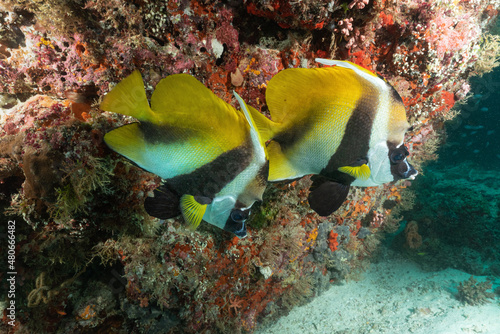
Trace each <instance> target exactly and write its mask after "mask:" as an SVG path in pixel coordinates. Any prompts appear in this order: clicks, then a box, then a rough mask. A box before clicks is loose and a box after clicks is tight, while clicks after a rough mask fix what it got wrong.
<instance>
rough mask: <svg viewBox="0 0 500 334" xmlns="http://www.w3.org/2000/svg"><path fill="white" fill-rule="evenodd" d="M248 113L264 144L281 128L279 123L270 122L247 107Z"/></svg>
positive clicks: (253, 109)
mask: <svg viewBox="0 0 500 334" xmlns="http://www.w3.org/2000/svg"><path fill="white" fill-rule="evenodd" d="M248 111H249V112H250V115H251V116H252V119H253V121H254V123H255V127H256V128H257V131H258V132H259V134H260V137H261V139H262V141H263V142H264V143H265V142H267V141H268V140H271V139H272V138H273V137H274V135H275V134H276V133H278V132H279V130H280V128H281V123H276V122H273V121H271V120H270V119H269V118H267V117H266V116H264V115H263V114H261V113H260V112H259V111H258V110H257V109H255V108H252V107H251V106H249V108H248Z"/></svg>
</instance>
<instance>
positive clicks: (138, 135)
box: [100, 71, 269, 238]
mask: <svg viewBox="0 0 500 334" xmlns="http://www.w3.org/2000/svg"><path fill="white" fill-rule="evenodd" d="M235 96H236V99H237V100H238V102H239V104H240V107H241V111H238V110H236V109H234V108H233V107H232V106H230V105H229V104H227V103H226V102H224V101H223V100H221V99H219V98H218V97H217V96H215V95H214V94H213V93H212V92H211V91H210V90H209V89H208V88H206V87H205V86H204V85H203V84H202V83H201V82H199V81H198V80H196V79H195V78H194V77H192V76H190V75H187V74H175V75H170V76H168V77H167V78H165V79H163V80H161V81H160V82H159V83H158V85H157V86H156V89H155V91H154V92H153V95H152V97H151V107H150V106H149V103H148V99H147V97H146V92H145V90H144V83H143V81H142V77H141V74H140V73H139V71H135V72H133V73H132V74H131V75H130V76H128V77H127V78H125V79H124V80H122V81H121V82H120V83H119V84H118V85H117V86H116V87H114V88H113V89H112V90H111V92H109V93H108V94H107V95H106V96H105V97H104V99H103V101H102V103H101V106H100V107H101V109H102V110H105V111H111V112H116V113H120V114H123V115H129V116H133V117H135V118H136V119H137V120H139V122H136V123H132V124H127V125H124V126H122V127H119V128H117V129H114V130H112V131H110V132H108V133H107V134H106V135H105V136H104V141H105V142H106V144H107V145H108V146H109V147H110V148H111V149H113V150H114V151H116V152H118V153H119V154H121V155H123V156H125V157H126V158H128V159H130V160H131V161H132V162H134V163H135V164H137V165H138V166H139V167H141V168H143V169H145V170H147V171H149V172H151V173H154V174H156V175H158V176H160V177H161V178H163V179H164V183H163V184H162V185H161V186H160V187H159V188H158V189H156V190H155V191H154V197H148V198H147V199H146V201H145V203H144V207H145V209H146V211H147V212H148V213H149V214H150V215H152V216H154V217H157V218H160V219H168V218H173V217H176V216H178V215H180V214H182V216H183V217H184V220H185V221H186V222H187V223H188V225H189V226H191V227H192V228H196V227H198V225H199V224H200V222H201V220H202V219H203V220H205V221H206V222H208V223H210V224H212V225H215V226H217V227H219V228H222V229H224V230H226V231H229V232H232V233H234V234H235V235H237V236H238V237H240V238H243V237H245V236H246V235H247V231H246V225H245V221H246V220H247V218H248V216H249V214H250V207H251V206H252V205H253V203H254V202H255V201H260V200H262V194H263V192H264V189H265V187H266V182H267V175H268V170H269V163H268V160H267V156H266V151H265V145H264V142H263V141H262V139H261V137H260V135H259V133H258V132H257V130H256V128H255V124H254V122H253V120H252V119H251V117H250V111H249V110H252V108H251V107H250V106H247V105H246V104H245V102H244V101H243V100H242V99H241V98H240V97H239V95H238V94H236V93H235ZM253 112H255V111H253Z"/></svg>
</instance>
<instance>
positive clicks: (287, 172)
mask: <svg viewBox="0 0 500 334" xmlns="http://www.w3.org/2000/svg"><path fill="white" fill-rule="evenodd" d="M267 155H268V156H269V177H268V180H269V181H282V180H292V179H296V178H298V177H301V176H304V174H303V173H301V172H300V171H298V170H297V169H295V167H294V166H293V165H292V164H291V163H290V160H288V159H287V157H286V156H285V155H284V154H283V151H282V150H281V147H280V144H279V143H277V142H275V141H271V142H270V143H269V145H268V146H267Z"/></svg>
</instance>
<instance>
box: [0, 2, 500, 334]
mask: <svg viewBox="0 0 500 334" xmlns="http://www.w3.org/2000/svg"><path fill="white" fill-rule="evenodd" d="M497 10H498V4H497V3H496V2H489V1H483V2H478V1H458V2H456V1H447V0H446V1H429V2H426V1H420V0H408V1H403V2H389V1H334V2H332V1H297V2H288V1H281V0H273V1H261V0H249V1H246V2H245V6H240V5H238V4H235V3H231V2H228V3H221V2H217V1H191V2H183V1H169V2H161V1H133V2H120V1H106V0H94V1H79V0H72V1H64V2H63V1H59V0H50V1H45V2H40V1H34V2H32V1H10V0H7V1H4V2H3V3H2V4H0V21H1V22H2V23H4V24H3V25H1V26H0V77H1V80H0V107H1V108H2V109H0V110H1V111H0V209H1V210H2V214H1V215H0V222H1V224H0V233H5V231H6V229H7V222H8V221H9V220H15V222H16V224H17V228H16V270H17V273H18V274H17V283H18V284H17V289H18V290H17V291H16V305H17V317H16V321H15V324H16V326H15V327H12V326H10V325H9V324H7V322H6V320H5V319H6V318H5V317H3V321H2V323H1V324H0V331H2V332H11V333H15V332H19V333H24V332H36V333H69V332H104V333H108V332H121V333H124V332H134V333H146V332H150V333H151V332H152V333H154V332H164V333H218V332H219V333H228V332H231V333H239V332H252V331H253V330H254V329H255V328H257V327H258V326H259V325H260V324H262V323H266V322H268V321H272V320H273V319H275V318H276V317H279V316H280V315H281V314H283V313H284V312H286V311H287V310H288V309H290V308H292V307H293V306H295V305H297V304H300V303H304V302H305V301H307V300H308V298H311V297H313V296H314V295H317V294H319V293H321V292H322V291H324V290H325V289H327V288H328V286H329V285H330V284H331V283H334V282H338V281H339V280H342V279H345V278H349V277H352V276H353V275H355V273H356V271H358V270H360V269H362V268H364V267H365V266H366V265H367V264H368V263H369V258H370V256H371V255H372V254H373V253H374V252H376V251H377V246H378V244H379V242H380V239H381V234H380V233H379V232H380V231H387V232H391V231H392V232H393V231H395V230H397V229H398V225H399V222H400V220H401V217H400V216H399V215H400V214H401V208H400V207H402V206H405V207H408V206H409V205H410V204H411V202H412V199H413V197H411V196H408V197H406V198H405V194H407V193H410V192H408V189H407V188H408V187H409V186H410V185H411V184H410V182H407V181H400V182H397V183H395V184H387V185H384V186H381V187H376V188H357V189H353V190H352V191H351V193H350V194H349V196H348V199H347V201H346V203H344V205H343V206H342V207H341V208H340V209H339V210H338V211H337V212H335V214H333V215H331V216H330V217H319V216H318V215H316V214H315V213H313V212H312V211H311V210H310V209H309V206H308V204H307V189H308V188H309V186H310V185H311V180H310V178H309V177H305V178H303V179H301V180H298V181H294V182H290V183H287V184H283V183H278V184H271V185H269V187H268V189H267V190H266V193H265V194H264V201H263V203H262V204H261V205H260V206H255V207H254V208H253V209H252V212H253V213H252V217H251V219H250V221H249V227H248V230H249V236H248V238H246V239H244V240H238V239H237V238H233V237H232V236H230V235H229V234H227V233H225V232H222V231H220V230H218V229H215V228H212V227H211V226H208V225H207V224H202V225H201V226H200V228H199V229H198V230H196V231H190V230H188V229H186V228H185V226H184V225H183V223H182V220H181V219H170V220H167V221H165V222H160V221H158V220H154V219H152V218H150V217H149V216H148V215H147V214H146V213H145V212H144V208H143V202H144V199H145V198H146V196H148V194H151V192H152V191H153V189H155V188H156V187H157V186H158V185H159V183H160V179H159V178H158V177H156V176H154V175H151V174H149V173H147V172H144V171H143V170H141V169H140V168H138V167H136V166H132V165H130V164H129V163H128V162H127V161H125V160H124V159H123V158H122V157H119V156H118V155H116V154H114V153H113V152H111V151H110V150H109V149H108V148H107V147H106V146H105V145H104V143H103V141H102V137H103V134H104V133H106V132H108V131H109V130H111V129H112V128H115V127H118V126H120V125H123V124H126V123H128V122H130V121H131V119H130V118H127V117H123V116H119V115H112V114H109V113H105V112H102V111H100V110H99V108H98V107H97V105H98V101H99V98H100V97H101V96H102V95H103V94H105V93H106V92H108V91H109V90H110V88H111V87H112V86H113V85H115V84H116V83H117V82H119V81H120V80H121V79H122V78H124V77H125V76H126V75H128V74H130V73H131V72H132V71H133V70H134V69H140V71H141V73H142V75H143V77H144V81H145V82H146V83H147V86H146V90H147V93H148V94H150V93H151V92H152V91H153V88H154V86H155V85H156V84H157V83H158V82H159V80H160V79H161V78H163V77H165V76H167V75H170V74H174V73H189V74H191V75H193V76H195V77H196V78H197V79H199V80H200V81H202V82H203V83H204V84H205V85H206V86H207V87H209V88H210V89H211V90H212V91H214V93H215V94H217V96H219V97H220V98H222V99H224V100H225V101H226V102H228V103H232V104H233V105H235V106H236V103H235V102H236V101H235V100H234V98H233V97H232V92H233V90H234V91H236V92H237V93H238V94H240V95H241V96H242V98H243V99H244V100H245V101H246V102H247V103H248V104H249V105H251V106H253V107H255V108H256V109H257V110H259V111H260V112H262V113H263V114H267V113H268V110H267V106H266V101H265V89H266V84H267V82H268V81H269V79H270V78H271V77H272V76H273V75H275V74H276V73H278V72H279V71H280V70H282V69H285V68H289V67H316V66H317V64H316V63H315V62H314V58H315V57H323V58H335V59H345V60H350V61H352V62H355V63H356V64H358V65H360V66H362V67H365V68H367V69H369V70H371V71H375V72H378V73H379V74H380V75H381V76H383V77H384V78H385V79H386V80H387V81H388V82H389V83H391V84H392V85H393V86H394V87H395V88H396V89H397V90H398V92H399V93H400V94H401V96H402V98H403V100H404V102H405V104H406V106H407V115H408V118H409V120H410V123H411V124H412V125H413V128H412V130H411V131H409V132H408V133H407V138H406V140H405V141H406V142H409V143H410V144H409V151H410V152H411V153H412V156H413V162H412V163H413V164H414V165H415V166H422V164H424V163H425V162H426V161H427V160H429V159H431V158H434V157H435V152H434V151H435V149H436V147H437V146H438V145H437V144H438V143H439V141H440V140H441V138H442V134H441V131H442V127H443V122H444V121H445V120H447V119H451V118H453V117H454V116H455V115H456V113H454V112H453V111H452V110H451V108H452V107H453V105H454V104H455V102H456V101H459V100H462V99H464V98H465V97H466V95H467V93H468V92H469V85H468V80H469V78H470V76H472V75H481V74H482V73H485V72H487V71H488V70H490V69H491V67H492V66H495V61H496V58H497V55H496V51H495V50H497V49H498V40H497V39H495V38H490V37H484V38H483V39H482V38H481V35H483V34H484V33H485V32H486V31H487V30H488V29H489V27H490V26H491V23H492V22H493V21H494V19H495V18H496V16H497ZM449 172H450V170H448V171H447V173H449ZM452 173H454V172H453V171H452ZM456 175H457V178H459V176H460V178H463V175H464V173H463V171H457V173H456ZM465 175H467V173H466V174H465ZM435 180H441V179H440V178H437V179H435ZM433 182H434V181H433ZM434 183H437V186H434V187H438V188H439V187H440V186H443V187H445V186H446V185H445V184H444V183H443V184H441V185H440V184H439V182H434ZM464 187H465V185H464ZM438 194H439V192H435V193H434V194H430V195H429V197H432V196H434V197H433V198H438V197H439V196H438ZM463 194H467V192H466V191H464V190H462V191H460V189H458V190H457V197H456V201H460V203H455V204H456V205H457V207H460V205H462V207H463V208H464V210H466V211H464V212H463V213H461V214H460V217H458V218H457V217H455V220H452V217H446V216H443V217H441V218H442V219H443V222H445V223H444V224H443V225H444V226H445V227H446V226H448V227H449V228H455V226H454V224H457V223H460V222H461V221H462V220H461V219H462V218H461V217H470V216H471V215H480V214H481V213H482V212H484V210H487V208H486V207H485V206H479V207H474V208H472V207H469V206H466V205H465V204H464V203H466V202H467V198H465V199H464V197H461V196H459V195H463ZM467 196H469V195H467ZM471 196H472V195H471ZM478 196H479V195H478ZM481 196H487V197H488V196H490V195H489V194H488V195H481ZM408 198H409V199H408ZM416 203H417V205H419V204H418V203H419V201H418V198H417V200H416ZM436 203H438V204H436V205H438V206H442V205H452V204H453V203H443V201H442V200H441V201H436ZM459 204H460V205H459ZM434 209H436V210H435V212H440V211H439V210H438V209H439V207H436V208H434ZM425 218H426V217H425V216H422V217H415V218H412V220H415V221H417V222H418V224H419V226H420V230H419V233H420V234H421V235H422V238H423V240H422V246H421V248H419V249H418V251H419V252H421V251H423V252H429V253H430V252H432V251H431V249H432V247H437V246H436V245H434V246H432V245H433V244H432V242H429V236H428V235H427V234H426V233H427V232H425V231H427V229H426V228H425V229H424V228H422V227H423V226H426V224H427V223H426V219H425ZM464 233H468V232H464ZM474 233H479V232H477V231H476V232H474ZM462 242H463V243H464V244H466V245H469V246H472V243H473V241H472V239H468V238H467V237H466V235H464V239H463V240H462ZM6 247H7V245H6V243H0V251H1V252H2V253H5V252H6ZM491 247H495V246H494V245H491ZM409 251H412V250H411V249H409ZM497 254H498V251H497ZM4 266H5V263H1V264H0V269H1V270H0V278H2V283H1V284H0V291H1V293H0V295H2V298H3V296H5V295H6V294H4V293H3V292H4V290H5V289H6V282H5V280H4V279H3V276H2V275H5V273H6V272H7V270H6V268H4ZM4 312H5V311H4ZM4 314H5V313H4Z"/></svg>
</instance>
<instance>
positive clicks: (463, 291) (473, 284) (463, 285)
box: [457, 276, 495, 305]
mask: <svg viewBox="0 0 500 334" xmlns="http://www.w3.org/2000/svg"><path fill="white" fill-rule="evenodd" d="M491 286H492V285H491V282H490V281H484V282H478V281H477V280H476V279H475V278H474V277H473V276H471V277H469V279H468V280H465V281H463V282H460V283H459V284H458V287H457V290H458V294H457V298H458V300H460V301H461V302H464V303H466V304H469V305H480V304H484V303H487V302H488V299H493V298H494V297H495V294H494V293H493V292H488V291H486V290H488V289H491Z"/></svg>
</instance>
